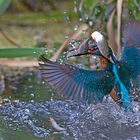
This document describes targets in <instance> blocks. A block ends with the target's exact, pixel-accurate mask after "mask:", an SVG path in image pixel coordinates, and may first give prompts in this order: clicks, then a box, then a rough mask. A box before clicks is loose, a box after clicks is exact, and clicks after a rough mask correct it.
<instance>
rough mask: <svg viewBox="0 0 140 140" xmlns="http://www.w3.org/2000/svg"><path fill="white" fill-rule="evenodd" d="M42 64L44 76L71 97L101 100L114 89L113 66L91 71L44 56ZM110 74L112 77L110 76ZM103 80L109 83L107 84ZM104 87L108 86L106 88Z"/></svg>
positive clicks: (64, 94)
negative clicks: (53, 60)
mask: <svg viewBox="0 0 140 140" xmlns="http://www.w3.org/2000/svg"><path fill="white" fill-rule="evenodd" d="M41 60H42V61H43V62H44V63H43V64H42V63H41V64H40V71H41V74H42V76H43V77H44V79H45V80H46V81H48V83H49V84H50V85H51V86H52V88H53V89H54V90H55V91H56V92H57V93H58V94H59V95H63V96H65V97H68V98H70V99H78V100H85V101H88V102H89V103H93V102H95V100H97V101H101V100H102V98H103V97H104V96H105V95H106V94H108V93H110V91H111V90H112V88H113V86H114V83H115V78H114V74H113V73H112V72H111V68H112V66H110V67H109V68H108V69H104V70H100V71H90V70H84V69H80V68H77V67H75V66H72V65H67V64H59V63H57V62H52V61H50V60H47V59H46V58H44V57H43V56H42V57H41ZM108 75H110V77H108ZM103 80H106V81H107V83H108V84H109V86H108V85H106V83H105V82H103ZM104 88H107V89H106V90H104Z"/></svg>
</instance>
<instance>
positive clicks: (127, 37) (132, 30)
mask: <svg viewBox="0 0 140 140" xmlns="http://www.w3.org/2000/svg"><path fill="white" fill-rule="evenodd" d="M121 59H122V61H125V62H126V63H127V65H128V68H129V70H130V74H131V78H132V79H134V80H137V79H138V77H139V75H140V21H128V22H127V23H126V24H125V27H124V32H123V50H122V58H121Z"/></svg>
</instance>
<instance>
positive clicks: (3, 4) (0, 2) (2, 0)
mask: <svg viewBox="0 0 140 140" xmlns="http://www.w3.org/2000/svg"><path fill="white" fill-rule="evenodd" d="M10 3H11V0H0V16H1V15H2V14H3V13H4V12H5V11H6V9H7V8H8V6H9V5H10Z"/></svg>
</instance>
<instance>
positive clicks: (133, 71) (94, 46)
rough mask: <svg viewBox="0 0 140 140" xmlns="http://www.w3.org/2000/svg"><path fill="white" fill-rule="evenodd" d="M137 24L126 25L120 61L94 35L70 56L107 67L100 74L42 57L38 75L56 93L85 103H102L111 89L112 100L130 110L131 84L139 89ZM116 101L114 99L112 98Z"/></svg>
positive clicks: (139, 26)
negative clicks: (96, 58) (101, 62)
mask: <svg viewBox="0 0 140 140" xmlns="http://www.w3.org/2000/svg"><path fill="white" fill-rule="evenodd" d="M139 47H140V22H139V21H129V22H127V23H126V24H125V27H124V31H123V47H122V55H121V59H120V60H117V58H116V57H115V55H114V54H113V51H112V49H111V48H110V47H109V46H108V44H107V41H106V40H105V38H104V36H103V35H102V34H101V33H100V32H98V31H95V32H93V33H92V34H91V36H90V37H89V38H87V39H86V40H85V41H83V43H81V45H80V46H79V47H78V48H76V49H75V50H74V54H73V55H72V56H80V55H96V56H99V57H100V58H101V59H102V60H104V62H105V64H106V66H105V67H103V68H102V69H100V70H85V69H82V68H78V67H76V66H73V65H69V64H59V63H58V62H52V61H50V60H48V59H46V58H45V57H43V56H41V61H42V62H43V63H39V64H40V68H39V69H40V71H41V74H42V76H43V77H44V79H45V80H46V81H47V82H48V83H49V84H50V85H51V87H52V88H53V89H54V91H55V92H56V93H58V94H59V95H62V96H64V97H67V98H70V99H77V100H81V101H82V100H84V101H87V102H88V103H97V102H101V101H102V100H103V98H104V96H105V95H108V94H110V95H111V91H112V90H113V89H114V91H115V92H114V93H113V94H112V98H113V99H114V100H115V101H116V98H117V101H118V100H119V104H121V105H122V106H123V107H124V108H126V109H128V108H129V107H130V106H131V101H132V99H131V94H130V92H131V87H132V82H133V84H135V86H136V87H139V74H140V50H139ZM114 97H115V98H114Z"/></svg>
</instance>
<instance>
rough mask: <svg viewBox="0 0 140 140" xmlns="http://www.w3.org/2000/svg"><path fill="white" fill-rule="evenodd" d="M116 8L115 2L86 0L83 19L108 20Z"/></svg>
mask: <svg viewBox="0 0 140 140" xmlns="http://www.w3.org/2000/svg"><path fill="white" fill-rule="evenodd" d="M113 8H114V3H111V4H109V5H108V4H106V3H105V2H102V1H99V0H94V1H93V0H84V3H83V6H82V10H81V12H80V13H81V17H82V19H83V21H92V22H93V23H96V22H97V21H99V20H100V21H102V20H106V19H107V18H108V16H109V15H110V13H111V12H112V10H113Z"/></svg>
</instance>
